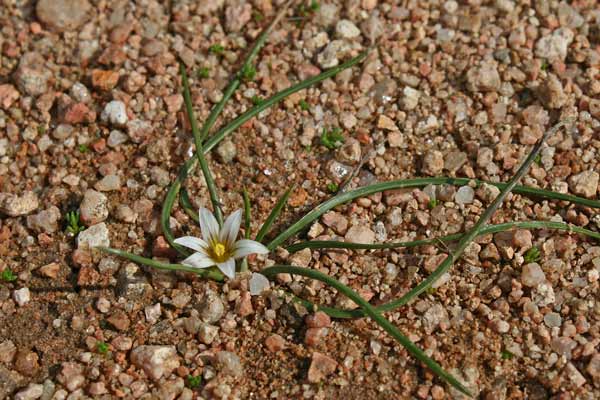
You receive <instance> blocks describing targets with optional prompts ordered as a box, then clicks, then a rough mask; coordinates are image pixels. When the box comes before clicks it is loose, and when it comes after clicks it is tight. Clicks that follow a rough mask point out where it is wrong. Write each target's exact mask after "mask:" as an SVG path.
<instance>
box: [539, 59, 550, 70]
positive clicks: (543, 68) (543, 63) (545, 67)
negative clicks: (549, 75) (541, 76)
mask: <svg viewBox="0 0 600 400" xmlns="http://www.w3.org/2000/svg"><path fill="white" fill-rule="evenodd" d="M549 67H550V64H548V61H546V60H544V61H542V65H541V66H540V69H541V70H542V71H547V70H548V68H549Z"/></svg>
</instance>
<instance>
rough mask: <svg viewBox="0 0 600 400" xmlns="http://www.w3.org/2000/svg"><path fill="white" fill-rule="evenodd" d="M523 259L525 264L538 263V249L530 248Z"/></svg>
mask: <svg viewBox="0 0 600 400" xmlns="http://www.w3.org/2000/svg"><path fill="white" fill-rule="evenodd" d="M523 259H524V260H525V262H526V263H532V262H537V261H539V259H540V249H538V248H537V247H535V246H534V247H532V248H530V249H529V250H527V252H526V253H525V256H524V257H523Z"/></svg>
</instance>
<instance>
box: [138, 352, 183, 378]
mask: <svg viewBox="0 0 600 400" xmlns="http://www.w3.org/2000/svg"><path fill="white" fill-rule="evenodd" d="M130 358H131V362H132V363H133V365H135V366H136V367H138V368H140V369H142V370H143V371H144V372H145V373H146V375H147V376H148V377H149V378H150V379H152V380H153V381H158V380H160V379H161V378H163V377H164V378H168V377H169V376H170V375H171V373H172V372H173V371H174V370H175V369H177V367H179V357H178V356H177V350H175V346H146V345H145V346H138V347H136V348H135V349H133V350H132V351H131V356H130Z"/></svg>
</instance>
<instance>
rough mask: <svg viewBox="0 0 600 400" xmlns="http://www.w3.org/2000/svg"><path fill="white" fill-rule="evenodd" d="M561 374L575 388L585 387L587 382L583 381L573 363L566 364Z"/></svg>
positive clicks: (583, 378)
mask: <svg viewBox="0 0 600 400" xmlns="http://www.w3.org/2000/svg"><path fill="white" fill-rule="evenodd" d="M563 373H564V375H565V376H566V378H567V379H568V380H569V382H571V383H572V385H573V386H574V387H576V388H578V387H581V386H583V385H585V384H586V382H587V381H586V380H585V377H584V376H583V375H582V374H581V372H579V370H578V369H577V367H575V365H573V363H568V364H567V366H566V367H565V369H564V371H563Z"/></svg>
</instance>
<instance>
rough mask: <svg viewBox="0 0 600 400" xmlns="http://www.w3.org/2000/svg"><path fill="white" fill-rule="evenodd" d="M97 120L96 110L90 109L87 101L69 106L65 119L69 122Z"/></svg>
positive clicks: (73, 123)
mask: <svg viewBox="0 0 600 400" xmlns="http://www.w3.org/2000/svg"><path fill="white" fill-rule="evenodd" d="M95 120H96V112H95V111H93V110H90V109H89V108H88V106H87V105H86V104H85V103H75V104H72V105H70V106H68V108H67V110H66V112H65V114H64V116H63V121H64V122H66V123H67V124H72V125H75V124H80V123H92V122H94V121H95Z"/></svg>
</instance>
